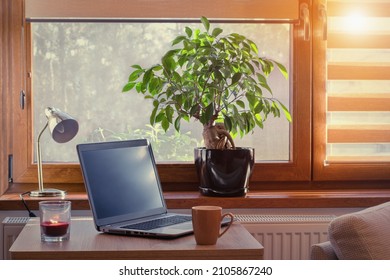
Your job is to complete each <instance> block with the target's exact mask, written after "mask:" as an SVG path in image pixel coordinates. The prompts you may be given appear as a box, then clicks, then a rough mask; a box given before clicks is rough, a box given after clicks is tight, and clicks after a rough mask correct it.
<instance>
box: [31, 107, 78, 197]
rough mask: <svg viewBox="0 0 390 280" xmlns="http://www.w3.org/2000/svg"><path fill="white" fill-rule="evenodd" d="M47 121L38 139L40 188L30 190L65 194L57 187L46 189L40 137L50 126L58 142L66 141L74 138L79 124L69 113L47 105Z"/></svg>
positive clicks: (38, 192)
mask: <svg viewBox="0 0 390 280" xmlns="http://www.w3.org/2000/svg"><path fill="white" fill-rule="evenodd" d="M45 115H46V118H47V122H46V125H45V127H44V128H43V129H42V130H41V132H40V133H39V135H38V139H37V146H36V149H37V164H38V186H39V189H38V190H36V191H32V192H30V196H40V197H42V196H62V197H63V196H65V194H66V192H65V191H61V190H57V189H44V188H43V176H42V156H41V145H40V139H41V136H42V134H43V132H44V131H45V129H46V128H47V127H49V130H50V134H51V137H52V138H53V139H54V141H56V142H57V143H66V142H68V141H70V140H72V139H73V137H75V136H76V134H77V132H78V131H79V124H78V123H77V121H76V120H75V119H73V118H72V117H71V116H69V115H68V114H66V113H64V112H61V111H60V110H59V109H56V108H52V107H47V108H46V109H45Z"/></svg>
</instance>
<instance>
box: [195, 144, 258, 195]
mask: <svg viewBox="0 0 390 280" xmlns="http://www.w3.org/2000/svg"><path fill="white" fill-rule="evenodd" d="M194 155H195V166H196V169H197V174H198V178H199V182H200V186H199V190H200V192H201V194H203V195H206V196H225V197H232V196H244V195H245V194H246V193H247V192H248V188H249V179H250V176H251V174H252V171H253V166H254V162H255V150H254V149H253V148H236V149H234V150H216V149H206V148H195V150H194Z"/></svg>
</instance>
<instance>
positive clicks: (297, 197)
mask: <svg viewBox="0 0 390 280" xmlns="http://www.w3.org/2000/svg"><path fill="white" fill-rule="evenodd" d="M31 186H32V185H31V184H29V185H27V186H26V185H24V186H17V187H16V188H14V187H12V188H10V189H9V190H8V191H7V192H6V193H5V194H3V195H2V196H0V210H3V211H4V210H25V208H24V206H23V203H22V202H21V200H20V197H19V194H20V193H22V192H24V191H28V190H32V189H35V188H34V187H32V188H31ZM68 190H69V191H68V194H67V196H66V199H67V200H70V201H72V209H74V210H89V209H90V207H89V202H88V198H87V195H86V193H85V192H84V191H80V190H78V189H76V190H72V189H68ZM164 197H165V201H166V204H167V206H168V208H169V209H189V208H191V207H192V206H194V205H206V204H207V205H219V206H221V207H223V208H242V209H243V208H349V207H370V206H374V205H377V204H381V203H384V202H387V201H390V189H388V188H386V189H383V188H376V189H343V190H334V189H331V190H330V189H329V190H324V189H319V190H289V189H284V190H251V191H249V193H248V194H247V195H246V196H245V197H230V198H226V197H206V196H202V195H200V193H199V192H197V191H165V192H164ZM48 199H56V198H31V197H28V196H25V200H26V202H27V204H28V206H29V207H30V208H31V209H32V210H36V209H38V202H39V201H42V200H48Z"/></svg>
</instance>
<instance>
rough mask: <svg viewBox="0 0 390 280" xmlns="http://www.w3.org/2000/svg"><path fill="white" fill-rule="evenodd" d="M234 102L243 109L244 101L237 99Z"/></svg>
mask: <svg viewBox="0 0 390 280" xmlns="http://www.w3.org/2000/svg"><path fill="white" fill-rule="evenodd" d="M236 103H237V105H238V106H240V107H241V108H243V109H245V103H244V101H242V100H237V101H236Z"/></svg>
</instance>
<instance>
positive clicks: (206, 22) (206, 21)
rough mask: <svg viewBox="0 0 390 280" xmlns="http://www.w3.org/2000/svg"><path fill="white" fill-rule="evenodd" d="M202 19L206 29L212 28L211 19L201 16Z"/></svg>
mask: <svg viewBox="0 0 390 280" xmlns="http://www.w3.org/2000/svg"><path fill="white" fill-rule="evenodd" d="M200 20H201V22H202V23H203V26H204V28H205V29H206V31H209V29H210V22H209V20H208V19H207V18H206V17H201V18H200Z"/></svg>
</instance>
